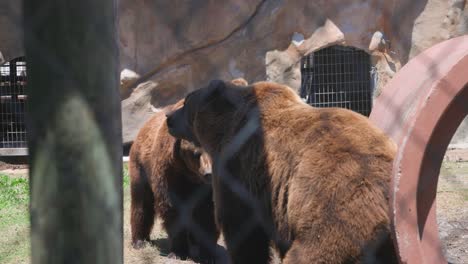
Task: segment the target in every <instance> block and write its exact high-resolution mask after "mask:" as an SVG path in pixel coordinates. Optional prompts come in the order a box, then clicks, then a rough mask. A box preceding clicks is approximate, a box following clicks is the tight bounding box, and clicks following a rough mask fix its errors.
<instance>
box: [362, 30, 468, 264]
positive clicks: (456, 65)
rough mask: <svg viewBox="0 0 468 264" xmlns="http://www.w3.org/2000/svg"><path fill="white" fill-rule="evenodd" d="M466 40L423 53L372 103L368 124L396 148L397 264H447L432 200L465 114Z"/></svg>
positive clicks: (467, 108)
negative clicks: (395, 145) (454, 136)
mask: <svg viewBox="0 0 468 264" xmlns="http://www.w3.org/2000/svg"><path fill="white" fill-rule="evenodd" d="M467 84H468V36H463V37H458V38H454V39H451V40H448V41H445V42H443V43H440V44H438V45H435V46H434V47H432V48H430V49H428V50H426V51H424V52H422V53H421V54H419V55H418V56H416V57H415V58H413V59H412V60H411V61H410V62H409V63H408V64H406V65H405V66H404V67H403V68H402V69H401V70H400V71H399V72H398V73H397V74H396V75H395V76H394V78H393V79H392V80H391V81H390V82H389V83H388V84H387V85H386V87H385V88H384V89H383V92H382V94H381V95H380V96H379V97H378V98H377V99H376V101H375V103H374V109H373V110H372V112H371V115H370V119H371V120H372V121H373V122H374V124H376V125H377V126H378V127H380V128H381V129H383V130H384V131H385V132H386V133H387V134H388V135H389V136H390V137H391V138H392V139H393V140H394V141H395V143H396V144H397V145H398V152H397V156H396V157H395V161H394V166H393V172H392V174H393V177H392V185H393V191H392V192H391V197H390V199H391V201H390V202H391V212H390V213H391V217H392V225H393V238H394V241H395V246H396V247H397V251H398V254H399V257H400V262H401V263H415V264H421V263H447V261H446V260H445V257H444V255H443V253H442V248H441V244H440V241H439V233H438V228H437V221H436V214H435V197H436V191H437V182H438V177H439V170H440V165H441V162H442V159H443V156H444V154H445V151H446V149H447V146H448V144H449V142H450V139H451V138H452V136H453V134H454V133H455V131H456V129H457V127H458V126H459V124H460V123H461V121H462V120H463V118H464V117H465V116H466V115H467V114H468V85H467Z"/></svg>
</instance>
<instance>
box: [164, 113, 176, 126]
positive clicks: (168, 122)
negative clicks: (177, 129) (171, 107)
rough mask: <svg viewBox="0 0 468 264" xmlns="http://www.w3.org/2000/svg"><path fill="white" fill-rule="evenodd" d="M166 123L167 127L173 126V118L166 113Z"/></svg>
mask: <svg viewBox="0 0 468 264" xmlns="http://www.w3.org/2000/svg"><path fill="white" fill-rule="evenodd" d="M166 123H167V127H168V128H169V129H171V128H174V118H173V117H172V115H171V114H166Z"/></svg>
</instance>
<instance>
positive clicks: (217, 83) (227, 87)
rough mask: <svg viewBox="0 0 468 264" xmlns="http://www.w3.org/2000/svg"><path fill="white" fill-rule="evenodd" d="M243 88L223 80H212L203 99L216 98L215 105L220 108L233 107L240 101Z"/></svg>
mask: <svg viewBox="0 0 468 264" xmlns="http://www.w3.org/2000/svg"><path fill="white" fill-rule="evenodd" d="M245 88H246V87H242V86H237V85H234V84H232V83H230V82H225V81H223V80H212V81H211V82H210V83H209V84H208V89H207V94H206V95H205V98H206V99H208V100H210V99H214V98H216V99H217V100H216V103H218V104H220V106H229V105H231V106H235V105H237V104H238V103H239V102H240V101H241V99H242V94H243V90H245Z"/></svg>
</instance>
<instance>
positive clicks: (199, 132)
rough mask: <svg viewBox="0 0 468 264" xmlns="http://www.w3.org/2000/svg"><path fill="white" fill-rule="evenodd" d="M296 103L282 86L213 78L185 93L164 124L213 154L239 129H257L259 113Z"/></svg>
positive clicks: (267, 112)
mask: <svg viewBox="0 0 468 264" xmlns="http://www.w3.org/2000/svg"><path fill="white" fill-rule="evenodd" d="M297 104H302V105H305V104H304V103H303V102H302V101H301V99H300V97H299V96H298V95H297V94H296V93H295V92H294V91H293V90H292V89H291V88H289V87H287V86H284V85H280V84H276V83H272V82H257V83H254V84H252V85H249V86H243V85H235V84H233V82H224V81H221V80H213V81H211V82H210V83H209V84H208V86H206V87H203V88H201V89H198V90H195V91H193V92H192V93H190V94H188V95H187V97H186V98H185V102H184V105H183V107H181V108H179V109H177V110H175V111H172V112H171V113H169V114H168V115H167V117H168V118H167V125H168V127H169V133H170V134H172V135H173V136H174V137H176V138H182V139H186V140H189V141H192V142H195V144H197V145H200V146H202V147H203V148H204V149H205V150H206V151H208V152H209V153H210V154H214V153H216V152H217V150H219V149H218V148H219V147H221V144H222V143H226V141H232V140H236V138H233V137H234V136H235V135H241V136H242V133H240V132H241V129H242V128H246V129H247V131H250V132H248V133H247V134H251V133H254V132H255V131H259V130H258V128H261V126H262V124H261V123H262V120H261V119H262V118H263V117H262V115H264V114H273V113H274V111H282V110H283V109H286V108H287V107H289V106H295V105H297ZM244 134H245V133H244ZM247 134H245V135H247ZM226 135H227V136H226ZM229 137H231V138H229ZM243 142H245V140H244V141H243Z"/></svg>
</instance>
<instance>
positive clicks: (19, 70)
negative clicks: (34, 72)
mask: <svg viewBox="0 0 468 264" xmlns="http://www.w3.org/2000/svg"><path fill="white" fill-rule="evenodd" d="M26 80H27V76H26V61H25V58H24V57H20V58H16V59H14V60H12V61H10V62H7V63H5V64H3V65H0V148H26V147H27V142H26V127H25V122H24V110H25V104H26V99H27V97H26V95H25V87H26Z"/></svg>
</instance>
